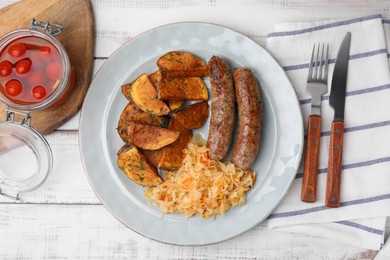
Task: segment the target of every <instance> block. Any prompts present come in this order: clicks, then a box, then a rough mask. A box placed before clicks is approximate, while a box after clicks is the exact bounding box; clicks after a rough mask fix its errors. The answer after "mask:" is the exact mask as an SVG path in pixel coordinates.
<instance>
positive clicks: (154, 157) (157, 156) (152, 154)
mask: <svg viewBox="0 0 390 260" xmlns="http://www.w3.org/2000/svg"><path fill="white" fill-rule="evenodd" d="M141 152H142V154H143V155H145V157H146V159H148V162H150V164H151V165H153V166H154V167H157V165H158V163H159V162H160V160H161V157H162V149H157V150H145V149H141Z"/></svg>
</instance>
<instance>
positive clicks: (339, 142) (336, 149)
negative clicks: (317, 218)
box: [325, 121, 344, 208]
mask: <svg viewBox="0 0 390 260" xmlns="http://www.w3.org/2000/svg"><path fill="white" fill-rule="evenodd" d="M343 136H344V122H343V121H333V122H332V128H331V132H330V143H329V161H328V177H327V180H326V195H325V206H327V207H332V208H338V207H340V184H341V167H342V163H341V162H342V157H343Z"/></svg>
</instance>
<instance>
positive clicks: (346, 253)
mask: <svg viewBox="0 0 390 260" xmlns="http://www.w3.org/2000/svg"><path fill="white" fill-rule="evenodd" d="M14 2H16V1H15V0H0V7H4V6H7V5H9V4H11V3H14ZM91 4H92V8H93V11H94V15H95V24H96V28H95V33H96V48H95V60H94V74H96V72H97V71H98V69H99V68H100V67H101V65H102V64H103V63H104V61H105V60H106V59H107V58H108V57H109V56H110V55H111V54H112V53H113V52H114V51H115V50H116V49H117V48H118V47H119V46H121V45H122V44H123V43H125V42H126V41H128V40H131V39H132V38H133V37H135V36H136V35H138V34H139V33H141V32H143V31H145V30H148V29H151V28H153V27H156V26H160V25H163V24H167V23H171V22H178V21H184V20H186V21H188V20H192V21H205V22H214V23H218V24H222V25H225V26H228V27H231V28H233V29H236V30H238V31H240V32H243V33H245V34H247V35H248V36H250V37H251V38H253V39H254V40H256V41H257V42H259V43H260V44H262V45H264V43H265V36H266V33H267V32H269V31H271V30H272V26H273V24H274V23H275V22H280V21H292V20H312V19H320V18H336V17H346V16H348V17H350V16H355V15H363V14H369V13H382V14H383V15H385V16H387V17H390V1H383V0H373V1H366V0H356V1H352V0H348V1H341V0H337V1H330V0H299V1H298V0H265V1H255V0H248V1H240V2H239V1H234V0H229V1H222V0H213V1H209V0H191V1H177V0H146V1H111V0H93V1H91ZM243 14H245V15H243ZM226 17H229V19H226ZM108 87H109V86H108ZM78 121H79V114H76V116H75V117H73V118H72V119H71V120H70V121H68V122H67V123H66V124H65V125H63V126H61V127H60V128H59V129H58V130H57V131H55V132H53V133H52V134H50V135H48V136H47V139H48V141H49V143H50V145H51V147H52V149H53V153H54V161H55V163H54V169H53V172H52V173H51V175H50V176H49V178H48V179H47V181H46V182H45V183H44V185H43V186H42V187H40V188H39V189H38V190H36V191H34V192H32V193H29V194H25V195H22V196H21V197H22V200H23V201H22V202H18V203H15V202H14V201H11V200H9V199H7V198H3V197H0V231H1V233H2V234H1V239H0V259H87V258H91V259H125V258H126V259H372V258H373V257H374V256H375V254H376V251H370V250H365V249H363V248H356V247H352V246H348V245H346V244H341V243H338V242H334V241H331V240H326V239H322V238H318V237H313V236H307V235H301V234H292V233H281V232H275V231H272V230H267V229H266V226H265V224H260V225H258V226H256V227H255V228H254V229H252V230H251V231H249V232H247V233H245V234H243V235H242V236H239V237H237V238H235V239H232V240H229V241H226V242H223V243H220V244H216V245H210V246H204V247H177V246H171V245H165V244H161V243H158V242H154V241H151V240H149V239H147V238H144V237H142V236H141V235H139V234H137V233H135V232H133V231H131V230H129V229H127V228H126V227H124V226H123V225H122V224H121V223H119V222H118V221H117V220H116V219H115V218H114V217H113V216H111V215H110V214H109V212H108V211H107V210H106V209H105V208H104V206H103V205H102V204H101V203H100V201H99V200H98V198H97V197H96V195H95V194H94V192H93V190H92V189H91V187H90V185H89V183H88V180H87V178H86V175H85V173H84V171H83V166H82V163H81V159H80V154H79V147H78V131H77V130H78ZM389 229H390V228H389V224H388V226H387V230H389ZM387 236H388V232H387V234H386V237H387Z"/></svg>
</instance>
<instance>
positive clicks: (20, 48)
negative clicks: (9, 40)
mask: <svg viewBox="0 0 390 260" xmlns="http://www.w3.org/2000/svg"><path fill="white" fill-rule="evenodd" d="M8 53H9V55H11V56H12V57H15V58H18V57H20V56H23V55H24V54H25V53H26V46H25V45H24V44H23V43H15V44H13V45H11V47H9V49H8Z"/></svg>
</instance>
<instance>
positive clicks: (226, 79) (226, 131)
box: [207, 56, 235, 160]
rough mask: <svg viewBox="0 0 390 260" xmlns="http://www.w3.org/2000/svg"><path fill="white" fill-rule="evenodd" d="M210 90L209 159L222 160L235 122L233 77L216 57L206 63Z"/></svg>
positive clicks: (230, 139) (227, 148)
mask: <svg viewBox="0 0 390 260" xmlns="http://www.w3.org/2000/svg"><path fill="white" fill-rule="evenodd" d="M208 67H209V75H210V83H211V90H212V97H211V117H210V130H209V136H208V139H207V147H208V148H209V157H210V159H213V160H221V159H223V158H224V157H225V156H226V154H227V152H228V150H229V147H230V145H231V142H232V137H233V128H234V120H235V110H234V105H235V94H234V86H233V77H232V74H231V73H230V70H229V66H228V65H227V63H226V62H225V61H224V60H223V59H221V58H219V57H216V56H213V57H211V59H210V60H209V62H208Z"/></svg>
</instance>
